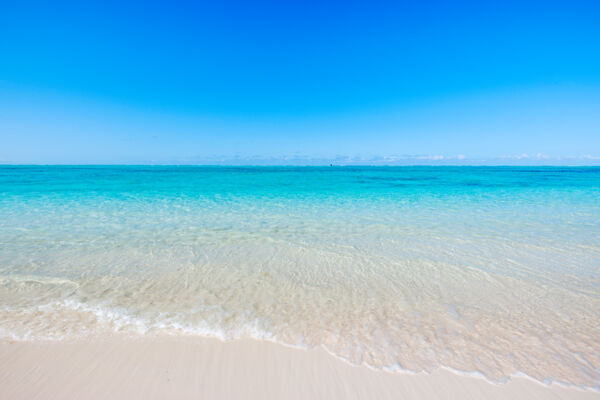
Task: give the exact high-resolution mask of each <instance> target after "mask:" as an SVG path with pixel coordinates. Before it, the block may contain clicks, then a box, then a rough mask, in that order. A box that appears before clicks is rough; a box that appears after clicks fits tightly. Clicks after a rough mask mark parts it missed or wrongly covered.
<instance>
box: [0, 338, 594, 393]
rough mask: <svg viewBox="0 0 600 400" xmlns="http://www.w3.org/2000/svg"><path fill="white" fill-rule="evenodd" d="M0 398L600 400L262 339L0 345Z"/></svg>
mask: <svg viewBox="0 0 600 400" xmlns="http://www.w3.org/2000/svg"><path fill="white" fill-rule="evenodd" d="M0 398H1V399H35V398H39V399H108V398H110V399H167V398H177V399H192V398H196V399H198V398H204V399H269V398H271V399H426V400H427V399H512V400H518V399H528V400H531V399H599V398H600V392H597V391H591V390H581V389H578V388H575V387H563V386H560V385H557V384H551V385H543V384H540V383H538V382H535V381H533V380H531V379H528V378H521V377H514V378H512V379H511V380H510V381H509V382H508V383H504V384H494V383H490V382H489V381H487V380H485V379H483V378H480V377H476V376H464V375H459V374H455V373H453V372H450V371H447V370H437V371H435V372H433V373H431V374H427V373H390V372H385V371H376V370H372V369H369V368H367V367H364V366H353V365H350V364H348V363H346V362H344V361H341V360H339V359H337V358H335V357H333V356H331V355H330V354H328V353H327V352H326V351H325V350H323V349H322V348H314V349H312V350H309V351H305V350H299V349H293V348H289V347H285V346H282V345H278V344H275V343H270V342H260V341H253V340H237V341H232V342H221V341H219V340H216V339H199V338H143V339H123V338H111V339H105V340H101V341H95V342H89V341H88V342H71V343H65V342H6V341H5V342H2V343H0Z"/></svg>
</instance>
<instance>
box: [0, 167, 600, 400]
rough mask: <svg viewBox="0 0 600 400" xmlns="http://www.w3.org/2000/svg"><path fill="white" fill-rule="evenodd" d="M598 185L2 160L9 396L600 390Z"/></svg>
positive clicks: (528, 177)
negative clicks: (45, 164) (138, 392)
mask: <svg viewBox="0 0 600 400" xmlns="http://www.w3.org/2000/svg"><path fill="white" fill-rule="evenodd" d="M599 182H600V170H599V169H597V168H558V167H552V168H550V167H547V168H543V167H540V168H530V167H527V168H518V167H511V168H508V167H506V168H504V167H482V168H479V167H389V168H388V167H381V168H378V167H345V168H336V167H331V168H330V167H314V168H313V167H176V166H167V167H161V166H137V167H136V166H98V167H94V166H87V167H86V166H83V167H76V166H68V167H59V166H55V167H43V166H30V167H27V166H23V167H0V189H1V190H0V248H1V251H0V341H2V343H4V344H3V345H2V359H3V362H2V369H1V371H0V372H1V373H2V376H3V377H4V379H5V380H6V382H5V384H3V385H2V386H3V389H2V390H4V391H9V390H10V392H7V393H6V396H3V397H7V398H14V396H16V395H17V394H18V393H21V392H22V393H23V396H24V397H30V396H29V395H31V396H34V395H35V393H33V392H31V393H29V392H27V391H28V390H32V391H35V390H37V391H39V392H46V391H49V392H48V393H50V392H51V393H53V395H54V394H55V395H56V396H58V397H60V396H61V393H62V392H61V390H67V391H71V392H65V393H64V395H63V396H64V397H78V395H77V393H76V392H77V391H81V390H86V388H91V387H96V389H94V390H92V391H91V392H90V393H92V394H93V393H99V394H100V393H104V395H106V396H109V397H111V396H112V394H107V393H105V392H102V390H109V389H110V388H111V387H114V388H115V390H118V392H119V393H129V391H131V390H134V389H135V388H138V389H137V390H139V387H140V386H142V387H146V386H148V385H150V387H153V386H152V385H158V386H156V388H155V389H153V390H152V391H150V392H149V393H151V394H152V395H154V394H155V393H161V390H171V389H172V390H175V389H173V388H172V387H171V386H170V385H171V384H170V383H169V381H165V380H164V379H163V378H164V377H163V376H162V375H156V374H159V373H162V372H160V371H162V369H161V368H162V367H160V366H161V365H165V366H168V365H173V369H172V370H171V373H172V375H173V376H171V375H169V379H173V380H174V381H175V380H177V379H180V380H182V381H178V382H179V383H181V386H182V388H180V389H177V390H186V392H185V393H182V394H181V396H184V395H188V394H189V396H193V395H194V393H198V391H202V390H208V391H209V392H207V393H206V395H207V397H209V398H210V397H219V396H221V397H223V398H227V397H228V396H231V397H238V398H239V397H246V396H244V395H243V394H242V392H239V393H237V392H236V393H233V394H231V393H229V392H227V390H240V391H242V390H245V391H252V390H255V391H256V392H252V393H253V394H251V395H250V396H249V397H255V398H256V397H264V396H266V395H267V392H269V391H271V392H273V393H275V397H289V396H292V395H293V393H296V392H298V393H299V394H298V395H299V396H300V395H301V396H305V397H304V398H307V396H310V393H312V392H306V391H303V390H304V389H301V387H302V383H303V382H310V384H308V385H305V386H307V387H311V388H315V389H314V390H316V391H317V392H315V394H314V397H318V396H321V397H324V398H326V397H327V396H328V395H330V396H331V397H338V398H348V397H351V396H353V395H357V396H358V395H361V396H363V398H364V397H369V396H370V397H372V398H378V397H384V396H385V395H386V393H387V395H389V396H392V397H394V396H395V397H396V398H398V397H402V396H411V395H414V396H416V397H420V396H428V397H431V398H436V397H435V396H445V395H446V394H448V393H452V395H453V396H455V397H456V398H468V396H473V397H474V398H475V397H477V396H476V395H475V394H470V393H471V392H470V391H471V390H476V391H477V390H479V391H489V396H494V395H495V394H494V393H498V395H499V396H504V397H506V395H507V393H508V392H510V391H512V390H515V391H516V392H517V394H519V395H523V396H524V395H525V394H526V393H529V392H530V391H532V393H535V394H537V393H539V396H541V397H540V398H544V397H545V396H546V393H551V394H554V393H564V394H565V396H568V397H569V398H570V396H576V395H577V396H579V395H581V396H584V395H590V396H591V395H597V392H585V391H578V390H576V389H573V388H580V389H585V390H597V389H598V387H599V385H600V378H599V371H600V324H599V317H598V310H599V309H600V291H599V290H598V288H599V287H600V270H599V269H598V265H600V205H599V203H598V201H597V199H598V198H599V196H600V185H599ZM11 342H12V344H11ZM351 365H360V366H361V367H351ZM186 366H188V367H186ZM186 368H189V369H187V370H186ZM165 371H166V370H165ZM406 371H416V372H419V373H417V374H413V373H407V372H406ZM450 371H454V372H450ZM455 372H456V373H459V375H457V374H456V373H455ZM96 373H97V374H98V376H105V377H106V379H104V378H97V379H96V378H93V376H94V375H96ZM248 373H253V374H256V375H254V377H252V378H251V379H250V378H249V379H248V380H246V378H243V376H244V374H248ZM128 374H133V375H128ZM211 374H212V375H211ZM159 376H160V377H162V378H159ZM473 376H476V378H473ZM208 377H210V378H208ZM523 377H526V378H523ZM117 378H118V379H120V381H119V382H121V383H118V384H111V383H110V382H112V381H115V379H117ZM63 379H67V380H63ZM161 379H163V380H161ZM165 379H166V378H165ZM211 382H212V383H211ZM234 382H247V384H242V383H240V384H238V385H236V384H234ZM286 382H287V383H286ZM326 382H330V384H329V385H328V384H326ZM552 382H556V383H560V384H562V385H565V386H568V387H569V389H568V390H567V389H563V388H561V387H555V386H552V387H551V388H550V389H548V388H547V387H546V386H543V384H548V383H552ZM255 383H256V385H255ZM213 384H214V385H216V386H211V385H213ZM36 385H37V386H36ZM190 385H191V386H190ZM194 385H197V386H194ZM277 385H279V386H277ZM190 387H195V388H196V389H193V390H192V389H189V388H190ZM426 387H430V389H426ZM437 387H441V388H443V390H440V391H439V392H436V391H435V390H437V389H436V388H437ZM291 388H294V389H293V390H292V389H291ZM511 388H519V389H511ZM187 390H189V393H188V392H187ZM210 390H212V391H214V392H210ZM286 390H288V392H285V391H286ZM426 390H432V392H426ZM461 390H463V391H461ZM565 390H566V391H565ZM73 391H75V392H73ZM261 391H263V392H261ZM278 391H279V392H278ZM378 391H383V392H382V393H379V392H378ZM424 391H425V392H424ZM292 392H293V393H292ZM25 393H29V395H25ZM283 393H285V396H284V395H283ZM476 393H477V392H476ZM485 393H486V395H485V396H488V394H487V393H488V392H485ZM90 395H91V394H90ZM82 396H83V395H82ZM86 396H87V394H86V395H85V396H84V397H86ZM99 396H100V397H102V395H99ZM481 396H483V395H480V397H481ZM510 396H511V397H514V395H513V394H510ZM438 398H439V397H438Z"/></svg>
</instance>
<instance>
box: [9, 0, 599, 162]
mask: <svg viewBox="0 0 600 400" xmlns="http://www.w3.org/2000/svg"><path fill="white" fill-rule="evenodd" d="M123 3H124V2H111V1H104V2H98V3H96V4H94V3H92V2H79V1H77V2H76V1H74V2H60V1H59V2H40V3H36V2H27V1H23V2H11V3H9V2H6V1H3V0H0V143H1V144H0V162H2V163H175V164H178V163H200V164H203V163H211V164H219V163H223V164H236V163H239V164H287V163H292V164H319V163H328V162H329V161H334V162H337V163H347V164H352V163H356V164H360V163H365V164H415V163H416V164H436V163H437V164H440V163H441V164H600V23H598V21H599V20H600V3H599V2H596V1H568V2H567V1H564V2H554V1H545V2H526V1H520V2H510V1H509V2H497V3H495V4H492V3H491V2H456V1H453V2H414V3H419V4H409V3H401V2H395V3H392V2H373V1H371V2H306V1H304V2H219V4H212V3H216V2H210V3H208V2H207V3H192V2H189V3H187V2H176V1H175V2H163V3H158V2H134V1H132V2H127V4H123Z"/></svg>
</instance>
